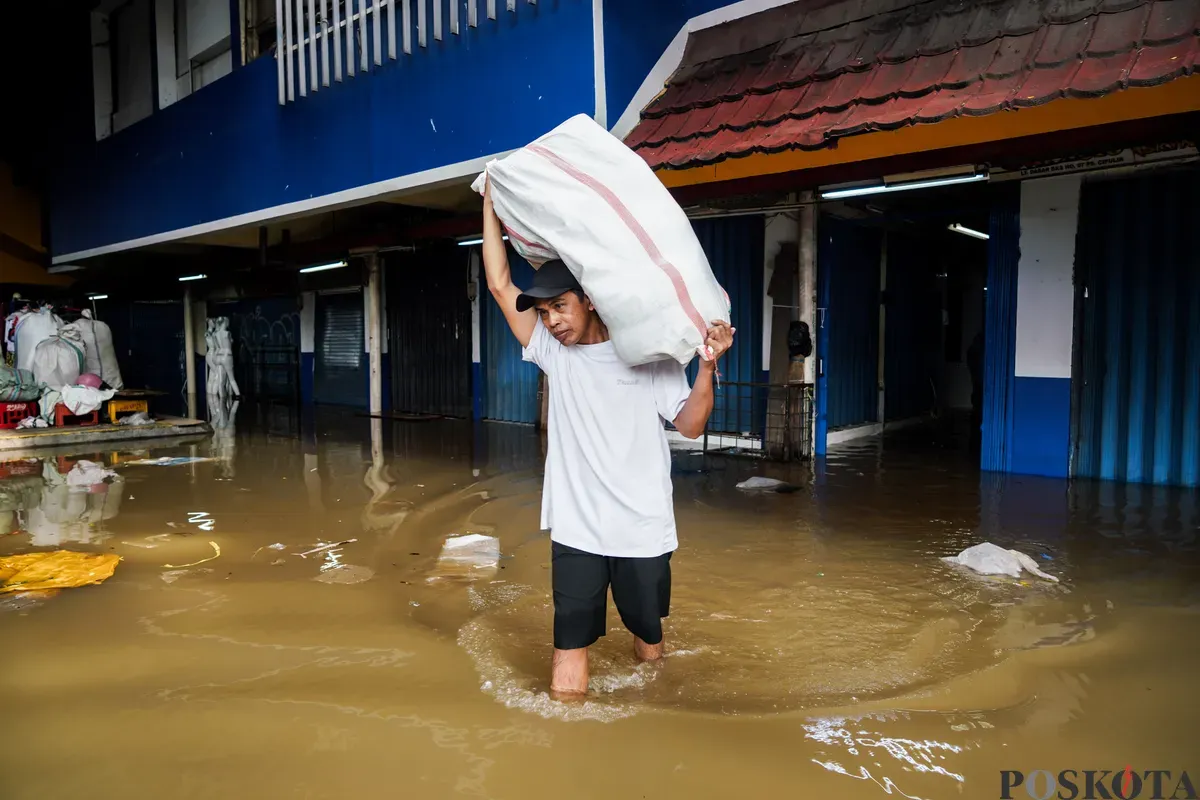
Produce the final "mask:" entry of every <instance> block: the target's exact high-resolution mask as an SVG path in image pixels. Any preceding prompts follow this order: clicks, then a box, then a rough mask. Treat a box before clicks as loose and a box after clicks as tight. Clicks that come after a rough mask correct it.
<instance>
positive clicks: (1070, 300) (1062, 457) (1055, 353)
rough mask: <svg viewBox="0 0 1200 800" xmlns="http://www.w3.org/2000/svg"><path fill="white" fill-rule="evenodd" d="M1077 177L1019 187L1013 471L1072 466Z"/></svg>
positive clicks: (1053, 471) (1057, 473)
mask: <svg viewBox="0 0 1200 800" xmlns="http://www.w3.org/2000/svg"><path fill="white" fill-rule="evenodd" d="M1080 184H1081V178H1080V177H1079V176H1067V177H1061V178H1049V179H1046V180H1037V181H1026V182H1025V183H1022V184H1021V245H1020V246H1021V257H1020V263H1019V266H1018V269H1017V331H1016V365H1015V376H1016V380H1015V386H1014V392H1013V427H1012V443H1011V444H1012V461H1011V469H1012V471H1013V472H1016V473H1022V474H1028V475H1044V476H1047V477H1062V478H1065V477H1066V476H1067V472H1068V469H1069V466H1070V428H1071V348H1072V343H1073V339H1074V309H1075V295H1074V289H1073V272H1074V264H1075V234H1076V229H1077V227H1078V220H1079V189H1080Z"/></svg>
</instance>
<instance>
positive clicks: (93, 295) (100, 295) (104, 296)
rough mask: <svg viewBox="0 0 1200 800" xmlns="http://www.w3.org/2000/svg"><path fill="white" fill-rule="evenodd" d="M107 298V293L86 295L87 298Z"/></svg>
mask: <svg viewBox="0 0 1200 800" xmlns="http://www.w3.org/2000/svg"><path fill="white" fill-rule="evenodd" d="M107 299H108V295H106V294H89V295H88V300H107Z"/></svg>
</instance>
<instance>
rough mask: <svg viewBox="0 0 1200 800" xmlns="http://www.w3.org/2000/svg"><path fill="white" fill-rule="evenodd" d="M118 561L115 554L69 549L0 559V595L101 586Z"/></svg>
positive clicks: (114, 569)
mask: <svg viewBox="0 0 1200 800" xmlns="http://www.w3.org/2000/svg"><path fill="white" fill-rule="evenodd" d="M120 561H121V557H120V556H117V555H112V554H97V553H76V552H74V551H71V550H55V551H54V552H52V553H29V554H27V555H23V556H5V557H0V581H2V583H0V594H2V593H7V592H29V591H41V590H45V589H74V588H76V587H78V586H88V585H90V584H94V583H103V582H104V581H106V580H108V579H109V578H111V577H112V574H113V573H114V572H116V569H117V564H119V563H120Z"/></svg>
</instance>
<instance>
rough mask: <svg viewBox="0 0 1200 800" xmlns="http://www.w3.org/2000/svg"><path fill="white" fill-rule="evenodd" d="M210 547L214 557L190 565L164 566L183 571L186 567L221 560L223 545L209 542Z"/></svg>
mask: <svg viewBox="0 0 1200 800" xmlns="http://www.w3.org/2000/svg"><path fill="white" fill-rule="evenodd" d="M209 545H210V546H211V547H212V549H213V555H211V556H209V557H208V558H202V559H200V560H199V561H193V562H192V563H190V564H163V566H164V567H166V568H167V569H183V568H184V567H194V566H196V565H197V564H203V563H205V562H207V561H212V560H214V559H217V558H220V557H221V545H219V544H217V543H216V542H209Z"/></svg>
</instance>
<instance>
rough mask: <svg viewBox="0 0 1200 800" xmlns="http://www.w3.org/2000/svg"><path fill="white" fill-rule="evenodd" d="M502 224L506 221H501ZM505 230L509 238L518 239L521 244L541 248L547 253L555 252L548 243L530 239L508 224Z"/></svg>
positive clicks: (535, 248)
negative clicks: (547, 245)
mask: <svg viewBox="0 0 1200 800" xmlns="http://www.w3.org/2000/svg"><path fill="white" fill-rule="evenodd" d="M500 224H501V225H504V223H500ZM504 232H505V233H507V234H508V238H510V239H516V240H517V241H518V242H520V243H521V244H523V245H525V246H526V247H528V248H531V249H533V250H541V251H542V252H543V253H547V254H548V253H553V252H554V251H553V250H551V249H550V248H549V247H546V245H544V244H538V243H537V242H531V241H529V240H528V239H526V238H525V237H524V236H522V235H521V234H519V233H517V232H516V231H514V230H513V229H512V228H510V227H508V226H507V225H504Z"/></svg>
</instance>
